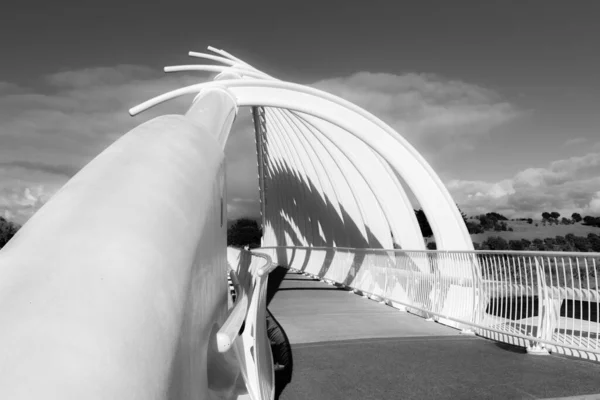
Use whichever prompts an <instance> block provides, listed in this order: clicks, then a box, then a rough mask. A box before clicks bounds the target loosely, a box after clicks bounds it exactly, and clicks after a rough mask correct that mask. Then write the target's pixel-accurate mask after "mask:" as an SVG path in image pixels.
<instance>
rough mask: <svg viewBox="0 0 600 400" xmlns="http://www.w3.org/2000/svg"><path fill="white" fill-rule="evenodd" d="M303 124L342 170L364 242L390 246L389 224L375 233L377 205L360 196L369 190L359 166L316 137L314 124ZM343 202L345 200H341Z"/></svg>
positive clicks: (330, 144) (333, 146)
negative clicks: (385, 232)
mask: <svg viewBox="0 0 600 400" xmlns="http://www.w3.org/2000/svg"><path fill="white" fill-rule="evenodd" d="M300 122H305V121H300ZM304 126H305V127H306V128H307V131H308V132H309V134H310V137H315V138H316V139H317V141H318V142H319V143H320V144H321V145H322V146H323V148H324V149H325V151H326V152H327V154H328V156H329V157H330V158H331V159H332V160H333V162H334V163H335V164H336V166H337V168H338V169H339V170H340V171H342V176H343V179H344V181H345V182H346V184H347V186H348V188H349V190H350V192H351V194H352V199H353V200H354V203H355V204H356V206H357V207H358V211H359V213H360V214H359V217H360V221H353V222H354V224H356V225H357V227H358V228H359V230H360V232H361V233H362V234H363V237H364V240H365V243H368V246H369V247H372V248H386V247H391V237H390V234H389V226H387V228H386V229H385V230H386V231H387V234H383V235H378V234H377V233H380V232H378V231H380V230H379V229H377V226H378V224H379V223H381V222H382V221H379V220H378V218H377V217H378V215H377V213H376V212H377V211H378V206H377V205H375V207H373V205H370V204H369V203H368V202H366V201H365V199H364V196H361V194H364V192H365V191H368V190H370V189H369V187H368V183H366V181H365V180H364V175H363V174H362V173H361V170H360V169H359V168H357V167H356V165H355V164H354V163H352V162H351V160H349V159H348V158H347V157H345V154H344V152H343V151H342V149H340V148H339V147H337V146H336V145H335V144H334V143H333V142H327V141H323V140H322V138H320V137H318V134H317V133H316V132H314V130H316V128H315V127H314V126H311V125H310V124H309V123H306V122H305V124H304ZM311 128H312V129H311ZM307 141H308V142H309V143H310V142H314V140H313V141H311V140H308V139H307ZM357 175H358V176H357ZM344 200H345V199H344ZM343 203H345V201H343ZM343 203H342V204H343ZM353 219H354V218H353ZM383 223H384V224H386V225H387V222H386V221H385V220H384V221H383ZM361 225H362V226H361ZM368 230H369V231H371V232H372V234H371V235H369V234H368ZM386 236H387V238H386ZM375 238H376V239H377V240H378V242H379V243H376V242H373V240H374V239H375ZM363 246H364V244H363V243H353V244H352V247H363Z"/></svg>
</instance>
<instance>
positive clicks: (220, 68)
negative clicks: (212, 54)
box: [164, 64, 266, 79]
mask: <svg viewBox="0 0 600 400" xmlns="http://www.w3.org/2000/svg"><path fill="white" fill-rule="evenodd" d="M164 71H165V72H183V71H206V72H232V73H236V74H239V75H242V76H248V77H251V78H256V79H260V78H265V77H266V75H265V74H263V73H262V72H257V71H254V70H251V69H245V68H239V67H229V66H226V65H202V64H191V65H172V66H167V67H165V68H164Z"/></svg>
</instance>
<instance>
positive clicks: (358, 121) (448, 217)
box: [130, 48, 473, 250]
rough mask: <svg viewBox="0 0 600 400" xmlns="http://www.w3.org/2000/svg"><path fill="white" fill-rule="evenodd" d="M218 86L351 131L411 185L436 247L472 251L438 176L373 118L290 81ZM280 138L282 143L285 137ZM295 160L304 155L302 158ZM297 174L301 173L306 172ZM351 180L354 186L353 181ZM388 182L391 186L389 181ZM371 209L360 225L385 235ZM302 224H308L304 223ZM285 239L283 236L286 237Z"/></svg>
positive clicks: (247, 101)
mask: <svg viewBox="0 0 600 400" xmlns="http://www.w3.org/2000/svg"><path fill="white" fill-rule="evenodd" d="M209 49H210V50H212V51H215V52H217V53H219V54H221V55H222V56H224V57H225V58H227V59H229V60H231V62H237V63H238V64H240V65H244V66H245V67H247V68H252V67H251V66H250V65H249V64H247V63H244V62H243V61H241V60H240V59H237V58H236V57H234V56H232V55H230V54H229V53H227V52H224V51H222V50H216V49H212V48H209ZM256 72H258V71H257V70H254V71H253V72H249V73H248V74H247V75H248V76H247V77H249V76H250V75H251V74H255V73H256ZM242 73H243V72H242ZM212 84H213V83H205V84H199V85H192V86H189V87H187V88H183V89H178V90H175V91H173V92H170V93H167V94H164V95H162V96H158V97H157V98H155V99H152V100H150V101H148V102H146V103H144V104H142V105H140V106H138V107H134V108H133V109H131V110H130V112H131V113H132V114H134V113H137V112H139V111H141V110H143V109H145V108H147V107H151V106H153V105H156V104H158V103H160V102H162V101H166V100H168V99H170V98H174V97H176V96H179V95H182V94H184V93H193V92H194V91H199V90H202V89H203V88H206V87H210V86H211V85H212ZM218 84H219V85H223V86H226V87H228V88H229V89H230V90H231V91H232V92H233V93H235V95H236V96H237V99H238V105H251V106H270V107H275V108H284V109H288V110H293V111H297V112H302V113H305V114H308V115H310V116H313V117H316V118H319V119H323V120H325V121H328V122H330V123H332V124H333V125H336V126H338V127H339V128H341V129H342V130H343V131H346V132H348V133H351V134H352V135H354V136H355V137H357V138H359V139H360V141H358V142H357V145H355V146H354V147H355V148H356V151H360V148H361V146H363V147H364V146H366V148H363V149H362V150H363V151H364V150H365V149H368V148H370V149H372V150H373V151H375V153H376V157H382V158H383V160H384V161H385V163H387V164H388V165H389V166H390V167H392V168H393V169H394V170H395V172H396V173H398V174H399V175H400V176H402V178H403V179H404V180H405V181H406V182H407V184H408V185H409V186H410V188H411V190H412V191H413V193H414V194H415V197H417V199H418V200H419V202H420V203H421V205H422V207H423V209H424V211H425V213H426V214H427V216H428V219H429V221H430V224H431V226H432V230H433V231H434V235H435V237H436V242H437V244H438V247H439V248H440V249H460V250H472V248H473V247H472V243H471V241H470V237H469V235H468V232H467V231H466V227H465V226H464V223H463V221H462V218H461V217H460V214H459V213H458V210H457V209H456V206H455V204H454V202H453V201H452V199H451V197H450V195H449V194H448V192H447V190H446V189H445V187H444V186H443V184H442V183H441V181H440V180H439V178H438V177H437V175H436V174H435V173H434V172H433V170H432V169H431V168H430V167H429V165H428V164H427V163H426V162H425V160H424V159H423V158H422V157H421V156H420V155H419V154H418V153H417V152H416V150H415V149H414V148H412V147H411V146H410V144H408V143H407V142H406V141H405V140H404V139H403V138H402V137H401V136H400V135H398V133H396V132H395V131H394V130H393V129H391V128H390V127H389V126H387V125H385V124H384V123H383V122H381V121H380V120H378V119H377V118H375V117H374V116H372V115H371V114H369V113H367V112H366V111H364V110H362V109H360V108H359V107H357V106H355V105H353V104H351V103H349V102H347V101H345V100H343V99H340V98H338V97H336V96H333V95H330V94H328V93H324V92H321V91H319V90H316V89H313V88H309V87H306V86H302V85H296V84H291V83H288V82H281V81H276V80H267V81H265V80H255V79H235V80H222V81H220V82H219V83H218ZM321 126H322V124H321ZM320 130H321V131H326V130H329V131H331V128H330V127H326V128H322V127H321V129H320ZM275 132H276V130H275ZM366 132H369V135H366V134H365V133H366ZM275 135H276V134H275ZM280 135H281V134H280ZM340 136H341V135H339V132H336V139H335V144H336V146H340V140H342V138H341V137H340ZM282 140H284V141H285V140H286V139H282ZM291 140H293V139H291ZM287 141H288V142H289V141H290V139H289V138H288V139H287ZM361 143H362V144H361ZM288 145H289V146H293V143H291V142H289V143H288ZM299 156H300V157H303V155H299ZM361 165H362V168H366V166H367V163H362V164H361ZM298 168H300V169H302V166H301V165H298ZM352 171H354V168H351V169H349V170H348V171H347V172H345V174H346V175H347V174H350V175H351V173H352ZM299 173H300V174H303V173H305V172H299ZM388 175H390V174H388ZM350 177H351V176H350ZM352 181H353V183H354V180H352ZM392 181H393V182H394V186H395V187H396V188H397V189H400V190H401V189H402V188H401V185H399V183H398V182H397V180H396V179H393V180H392ZM360 182H362V181H361V180H360V179H359V180H358V181H357V183H354V185H359V186H360ZM383 184H384V181H380V182H378V184H377V185H378V186H379V187H380V186H382V185H383ZM387 184H388V185H389V182H387ZM300 190H302V189H300ZM352 192H353V193H354V192H356V193H358V196H359V204H360V203H361V202H366V203H367V204H369V203H370V205H371V206H374V205H375V204H376V203H379V204H381V202H382V201H383V202H385V203H386V204H387V205H389V204H390V198H389V197H388V198H384V199H379V198H378V199H377V200H378V201H373V200H372V199H371V200H369V199H368V197H369V192H373V190H370V191H369V190H368V189H367V190H365V188H364V187H363V188H360V187H355V188H354V190H352ZM403 200H406V199H403ZM405 203H406V201H402V202H401V206H403V207H404V209H403V212H404V214H407V213H408V212H409V211H411V210H408V206H409V205H408V204H405ZM371 206H370V207H368V208H366V207H365V206H362V209H363V210H365V209H368V210H369V211H371V210H374V211H373V212H374V214H373V215H371V217H370V218H367V221H363V223H365V222H366V223H370V225H369V229H374V234H375V236H378V235H383V232H382V231H383V227H382V226H383V225H382V224H381V223H377V221H378V217H376V215H377V212H376V211H377V210H378V209H377V207H371ZM382 208H383V207H382ZM388 208H389V206H388ZM382 211H384V210H382ZM362 214H363V215H364V214H365V212H364V211H363V213H362ZM387 214H388V215H386V216H389V214H390V213H389V212H388V213H387ZM297 217H298V216H297ZM302 223H304V225H305V226H306V221H304V222H302ZM388 223H389V220H388ZM407 223H408V224H411V226H412V227H413V229H414V227H415V221H414V219H409V220H408V221H407ZM309 226H310V224H309ZM311 229H314V227H311ZM305 232H306V233H308V230H305ZM397 233H398V232H397ZM283 236H285V233H284V235H283ZM380 237H382V236H380ZM266 244H268V243H266ZM382 247H385V246H382Z"/></svg>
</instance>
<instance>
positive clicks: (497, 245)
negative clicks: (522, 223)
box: [484, 236, 508, 250]
mask: <svg viewBox="0 0 600 400" xmlns="http://www.w3.org/2000/svg"><path fill="white" fill-rule="evenodd" d="M484 244H486V245H487V247H488V248H489V249H490V250H508V242H507V241H506V240H504V239H502V238H501V237H500V236H490V237H489V238H488V239H487V240H486V241H485V242H484Z"/></svg>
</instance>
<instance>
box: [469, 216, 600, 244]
mask: <svg viewBox="0 0 600 400" xmlns="http://www.w3.org/2000/svg"><path fill="white" fill-rule="evenodd" d="M505 222H506V225H507V226H509V227H511V228H513V232H510V231H500V232H494V231H488V232H484V233H478V234H476V235H471V239H472V240H473V242H475V243H481V242H483V241H484V240H486V239H487V238H488V237H490V236H500V237H501V238H503V239H505V240H507V241H508V240H517V239H527V240H533V239H545V238H549V237H551V238H553V237H556V236H565V235H567V234H569V233H572V234H573V235H575V236H587V235H588V233H595V234H597V235H600V228H596V227H593V226H587V225H582V224H580V223H577V224H573V225H554V224H553V225H546V226H542V224H541V222H540V221H533V224H531V225H530V224H528V223H527V222H525V221H505ZM536 223H537V224H538V226H535V224H536Z"/></svg>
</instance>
